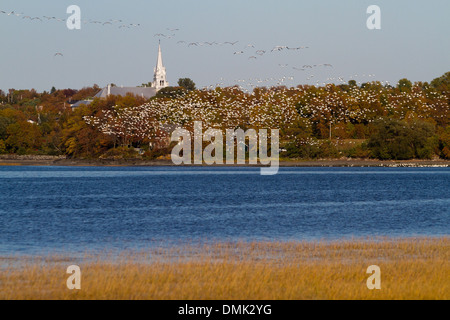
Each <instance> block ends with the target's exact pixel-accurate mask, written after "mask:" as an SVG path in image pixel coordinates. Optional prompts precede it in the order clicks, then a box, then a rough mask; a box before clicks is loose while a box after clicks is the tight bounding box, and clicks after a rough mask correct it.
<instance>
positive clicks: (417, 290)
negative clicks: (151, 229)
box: [0, 237, 450, 300]
mask: <svg viewBox="0 0 450 320" xmlns="http://www.w3.org/2000/svg"><path fill="white" fill-rule="evenodd" d="M71 264H76V265H79V266H80V268H81V290H73V291H71V290H68V289H67V287H66V281H67V278H68V277H69V275H68V274H66V268H67V267H68V266H69V265H71ZM370 265H378V266H379V267H380V268H381V290H372V291H371V290H369V289H368V288H367V285H366V281H367V278H368V277H369V276H370V275H369V274H366V270H367V268H368V267H369V266H370ZM0 270H1V273H0V299H169V300H171V299H183V300H184V299H187V300H190V299H238V300H241V299H256V300H259V299H269V300H272V299H444V300H448V299H450V238H448V237H444V238H435V239H424V238H419V239H398V240H392V239H377V240H351V241H338V242H331V243H330V242H291V243H272V242H270V243H267V242H257V243H238V244H236V243H234V244H231V243H218V244H214V245H204V246H201V245H191V246H188V245H186V246H184V247H177V248H172V249H153V250H149V251H147V252H133V253H131V252H129V253H121V254H120V255H119V256H117V255H109V256H108V255H102V256H95V257H94V256H89V255H86V257H85V258H84V259H82V261H74V260H72V259H70V258H65V257H56V256H55V257H41V258H18V257H17V258H10V257H9V258H6V257H5V258H0Z"/></svg>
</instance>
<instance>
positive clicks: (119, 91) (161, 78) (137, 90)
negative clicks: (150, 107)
mask: <svg viewBox="0 0 450 320" xmlns="http://www.w3.org/2000/svg"><path fill="white" fill-rule="evenodd" d="M168 86H169V82H168V81H167V73H166V68H165V67H164V64H163V60H162V52H161V44H159V46H158V58H157V60H156V68H155V69H154V75H153V82H152V86H151V87H122V86H121V87H117V86H111V85H108V86H107V87H105V88H103V89H102V90H100V92H99V93H97V94H96V95H95V96H94V98H100V99H102V98H106V97H108V96H110V95H114V96H121V97H125V96H126V95H128V94H133V95H136V96H139V97H142V98H145V99H150V98H152V97H154V96H155V95H156V94H157V93H158V91H159V90H161V89H163V88H166V87H168ZM92 101H93V100H92V99H89V100H81V101H77V102H75V103H73V104H71V105H70V107H71V108H72V110H73V109H75V108H77V107H79V106H81V105H83V104H84V105H89V104H91V103H92Z"/></svg>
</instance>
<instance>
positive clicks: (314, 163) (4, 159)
mask: <svg viewBox="0 0 450 320" xmlns="http://www.w3.org/2000/svg"><path fill="white" fill-rule="evenodd" d="M0 166H74V167H91V166H92V167H96V166H110V167H159V166H175V165H174V164H173V163H172V161H170V160H152V161H149V160H140V159H130V160H124V159H121V160H112V159H68V158H66V157H64V156H60V157H56V156H55V157H53V156H18V155H0ZM223 166H231V167H239V166H240V165H223ZM220 167H222V165H221V166H220ZM280 167H450V160H399V161H381V160H366V159H364V160H362V159H359V160H358V159H330V160H327V159H325V160H304V161H303V160H302V161H299V160H287V161H286V160H285V161H280Z"/></svg>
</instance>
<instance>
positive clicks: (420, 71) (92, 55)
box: [0, 0, 450, 91]
mask: <svg viewBox="0 0 450 320" xmlns="http://www.w3.org/2000/svg"><path fill="white" fill-rule="evenodd" d="M72 4H76V5H78V6H80V8H81V10H82V12H81V13H82V19H87V20H88V19H92V20H100V21H108V20H109V19H122V20H123V21H124V23H136V24H137V23H139V24H141V26H140V27H135V28H130V29H124V28H122V29H119V28H118V24H116V25H115V26H110V25H105V26H102V25H98V24H83V25H82V29H81V30H79V31H78V30H77V31H70V30H68V29H67V28H66V25H65V23H63V22H56V21H53V20H52V21H47V20H46V19H44V22H40V21H37V20H34V21H29V20H27V19H22V16H21V17H13V16H7V15H5V14H0V37H1V47H0V89H3V90H6V89H8V88H15V89H30V88H35V89H37V90H38V91H42V90H50V88H51V87H52V86H55V87H57V88H68V87H70V88H74V89H79V88H82V87H83V86H90V85H93V84H94V83H96V84H98V85H100V86H105V85H106V84H108V83H115V84H117V85H124V86H135V85H140V84H141V83H143V82H149V81H152V78H153V68H154V66H155V64H156V55H157V45H158V37H154V34H157V33H163V34H170V32H169V31H168V30H166V29H167V28H178V29H180V31H178V32H176V36H175V37H174V38H173V39H164V38H163V39H162V41H161V43H162V48H163V57H164V64H165V66H166V68H167V72H168V80H169V81H170V82H171V84H175V83H176V82H177V80H178V78H180V77H190V78H192V79H193V80H194V81H195V82H196V83H197V85H198V86H199V87H201V86H207V85H212V84H216V83H219V82H222V80H220V79H221V78H224V82H225V84H227V85H229V84H234V83H236V82H235V80H238V79H247V80H248V79H249V78H264V79H266V78H281V77H283V76H287V77H290V76H294V77H295V78H294V81H291V80H288V82H287V84H288V85H294V84H295V85H297V84H305V83H309V84H315V83H316V81H320V82H321V83H322V82H327V78H337V77H343V78H344V79H345V80H346V81H348V80H349V79H351V78H354V79H355V80H357V81H363V82H365V81H369V80H373V79H374V78H369V77H368V75H369V74H375V79H376V80H382V81H385V80H388V81H390V82H391V83H395V82H396V81H398V80H399V79H400V78H403V77H407V78H409V79H411V80H413V81H416V80H422V81H430V80H432V79H433V78H435V77H438V76H441V75H442V74H444V73H445V72H448V71H450V36H449V35H450V1H448V0H430V1H408V0H388V1H387V0H376V1H366V0H341V1H336V0H319V1H301V0H278V1H274V0H239V1H238V0H227V1H216V0H191V1H185V0H165V1H148V0H129V1H114V0H95V1H87V0H70V1H66V0H39V1H36V0H14V1H13V0H0V10H3V11H7V12H9V11H13V10H14V11H15V12H18V13H22V12H23V13H25V15H30V16H32V17H34V16H44V15H47V16H56V17H61V18H67V17H68V15H67V14H66V9H67V7H68V6H69V5H72ZM372 4H376V5H378V6H380V8H381V12H382V30H374V31H371V30H368V29H367V28H366V20H367V18H368V15H367V14H366V9H367V7H368V6H369V5H372ZM181 40H184V41H186V42H188V43H189V42H202V41H211V42H212V41H217V42H225V41H239V43H238V44H236V45H235V46H229V45H228V46H214V47H207V46H203V47H187V46H186V45H180V44H177V42H178V41H181ZM248 44H254V45H255V46H256V47H255V49H253V48H246V46H247V45H248ZM277 45H286V46H290V47H299V46H308V47H309V49H306V50H301V51H289V52H288V51H282V52H274V53H267V54H265V55H264V56H263V57H259V56H258V55H256V54H255V52H256V50H260V49H261V50H266V51H268V52H270V50H271V49H272V48H273V47H274V46H277ZM241 50H244V51H245V54H243V55H234V54H233V53H234V52H235V51H241ZM56 52H62V53H63V54H64V57H63V58H61V57H54V54H55V53H56ZM250 56H257V57H258V59H257V60H253V59H252V60H249V59H248V58H249V57H250ZM322 63H329V64H332V65H333V68H325V67H321V68H316V69H314V70H311V71H307V72H302V71H296V70H294V69H292V67H301V66H303V65H306V64H309V65H313V64H322ZM280 64H282V65H288V66H287V67H284V68H282V67H280ZM310 75H314V77H313V78H311V79H310V80H307V78H308V77H309V76H310ZM354 75H358V77H354ZM363 75H365V76H364V77H363ZM329 81H331V82H335V81H334V80H329ZM264 84H266V83H262V84H261V85H264ZM268 84H275V83H274V82H271V83H268Z"/></svg>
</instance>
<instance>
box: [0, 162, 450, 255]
mask: <svg viewBox="0 0 450 320" xmlns="http://www.w3.org/2000/svg"><path fill="white" fill-rule="evenodd" d="M449 186H450V169H449V168H401V169H398V168H395V169H393V168H284V169H281V171H280V174H279V175H277V176H269V177H268V176H260V175H259V169H256V168H239V169H236V168H180V167H177V168H164V167H158V168H102V167H90V168H84V167H83V168H81V167H13V168H12V167H0V255H12V254H36V253H42V252H66V253H70V252H78V253H80V252H85V251H95V250H105V249H106V250H122V249H129V248H132V249H142V248H145V247H148V246H152V245H155V244H161V243H164V244H170V243H183V242H186V241H222V240H223V241H251V240H269V241H289V240H317V239H329V240H331V239H343V238H349V237H367V236H368V237H375V236H389V237H410V236H443V235H447V236H448V235H449V234H450V209H449V208H450V193H449Z"/></svg>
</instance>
